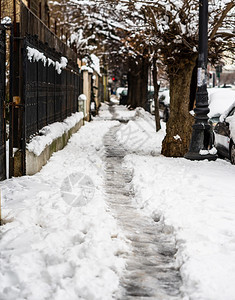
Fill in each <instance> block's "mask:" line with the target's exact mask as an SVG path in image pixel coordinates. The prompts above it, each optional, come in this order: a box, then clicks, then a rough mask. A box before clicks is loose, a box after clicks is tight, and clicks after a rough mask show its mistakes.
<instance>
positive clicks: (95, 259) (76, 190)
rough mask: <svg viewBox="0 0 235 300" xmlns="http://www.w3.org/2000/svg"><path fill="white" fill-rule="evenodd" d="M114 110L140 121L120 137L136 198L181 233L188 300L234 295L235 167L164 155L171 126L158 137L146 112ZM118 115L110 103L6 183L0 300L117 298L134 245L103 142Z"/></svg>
mask: <svg viewBox="0 0 235 300" xmlns="http://www.w3.org/2000/svg"><path fill="white" fill-rule="evenodd" d="M115 110H116V116H120V115H121V116H124V117H123V118H124V119H126V118H128V117H131V118H132V120H131V121H130V122H128V123H127V124H125V123H122V124H121V125H120V129H119V131H118V133H117V140H118V142H119V143H121V144H123V146H124V148H125V149H126V153H127V156H126V158H125V162H124V167H128V168H130V169H131V170H132V172H133V181H132V184H133V189H134V191H135V198H134V204H135V205H136V209H138V210H139V212H140V213H143V214H144V215H147V216H149V218H153V219H154V220H155V221H156V222H158V221H159V222H164V223H165V224H166V225H167V226H168V227H167V228H168V229H169V230H170V232H171V233H173V234H174V235H175V238H176V246H177V248H178V252H177V254H176V263H177V264H178V266H179V268H180V272H181V275H182V278H183V289H184V291H185V292H186V295H188V297H187V296H186V297H185V298H184V299H187V298H188V299H193V300H194V299H195V300H196V299H197V300H198V299H202V300H205V299H206V300H214V299H216V300H231V299H235V296H234V295H235V286H234V282H235V185H234V178H235V167H234V166H233V165H231V164H230V162H228V161H223V160H220V159H218V160H217V161H216V162H208V161H200V162H191V161H188V160H185V159H183V158H166V157H163V156H161V155H160V151H161V142H162V139H163V138H164V134H165V128H164V126H163V128H162V130H161V131H160V132H158V133H156V132H155V130H154V119H153V118H152V116H151V115H149V114H148V113H146V112H144V111H143V110H141V109H137V110H136V111H134V112H133V111H131V112H128V111H127V110H126V109H125V108H124V107H119V106H116V107H115ZM123 112H124V113H123ZM112 117H113V115H112V114H110V112H109V111H108V110H107V106H106V105H103V107H102V109H101V112H100V116H99V117H97V118H96V119H95V122H91V123H87V124H86V125H85V126H84V127H82V128H81V129H80V130H79V132H78V133H76V134H74V135H73V137H72V138H71V140H70V142H69V144H68V145H67V146H66V147H65V148H64V149H63V150H61V151H59V152H57V153H55V154H53V156H52V158H51V159H50V161H49V162H48V164H47V165H46V166H44V167H43V169H42V171H41V172H40V173H38V174H36V175H34V176H31V177H29V176H24V177H21V178H13V179H10V180H6V181H4V182H1V184H0V187H1V190H2V199H3V204H2V206H3V209H2V210H3V211H2V213H3V219H4V223H5V225H4V226H2V227H1V242H0V246H1V256H0V263H1V270H0V298H1V299H3V300H11V299H12V300H13V299H14V300H15V299H17V300H18V299H30V300H31V299H32V300H34V299H40V300H42V299H65V300H66V299H70V300H71V299H72V300H73V299H112V298H114V299H117V298H118V296H117V295H118V294H117V293H118V285H119V279H120V277H121V276H122V272H123V269H124V268H125V258H126V253H128V252H129V251H130V249H131V247H130V245H129V244H128V243H127V242H126V239H125V236H124V234H123V232H122V230H121V229H120V228H119V226H118V225H117V220H115V219H114V217H113V216H112V215H111V214H110V211H109V208H108V206H107V204H106V202H105V200H104V199H105V192H104V187H103V186H104V166H103V161H102V156H103V155H104V146H103V141H102V139H103V136H104V135H105V133H107V132H108V130H109V128H110V127H112V126H115V125H117V124H119V123H118V122H117V121H112ZM104 118H107V119H109V121H104V120H103V119H104ZM67 187H68V188H67ZM164 300H165V299H164Z"/></svg>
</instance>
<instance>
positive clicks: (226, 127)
mask: <svg viewBox="0 0 235 300" xmlns="http://www.w3.org/2000/svg"><path fill="white" fill-rule="evenodd" d="M214 146H215V147H216V149H217V152H218V155H219V156H221V157H226V158H228V159H230V161H231V163H232V164H233V165H234V164H235V100H234V103H233V104H232V105H231V106H230V107H229V109H228V110H227V111H226V112H225V113H224V114H222V115H221V116H220V121H219V122H218V123H217V125H216V126H215V128H214Z"/></svg>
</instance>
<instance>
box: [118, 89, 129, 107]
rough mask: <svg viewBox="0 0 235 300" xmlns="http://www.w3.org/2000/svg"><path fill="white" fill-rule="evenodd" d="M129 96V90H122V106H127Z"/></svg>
mask: <svg viewBox="0 0 235 300" xmlns="http://www.w3.org/2000/svg"><path fill="white" fill-rule="evenodd" d="M127 94H128V89H127V88H125V89H124V90H122V92H121V93H120V102H119V104H120V105H127Z"/></svg>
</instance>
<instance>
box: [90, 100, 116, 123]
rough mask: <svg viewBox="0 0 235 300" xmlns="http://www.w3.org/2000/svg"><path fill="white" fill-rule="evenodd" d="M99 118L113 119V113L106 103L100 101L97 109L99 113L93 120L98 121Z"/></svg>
mask: <svg viewBox="0 0 235 300" xmlns="http://www.w3.org/2000/svg"><path fill="white" fill-rule="evenodd" d="M100 119H105V120H113V115H112V114H111V113H110V111H109V106H108V104H106V103H102V105H101V107H100V109H99V115H98V116H97V117H96V118H94V121H100Z"/></svg>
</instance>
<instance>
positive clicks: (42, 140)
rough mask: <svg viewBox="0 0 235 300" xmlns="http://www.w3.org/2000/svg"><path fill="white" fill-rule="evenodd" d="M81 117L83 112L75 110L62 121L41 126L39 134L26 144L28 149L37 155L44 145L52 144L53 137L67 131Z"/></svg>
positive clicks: (55, 137)
mask: <svg viewBox="0 0 235 300" xmlns="http://www.w3.org/2000/svg"><path fill="white" fill-rule="evenodd" d="M83 117H84V115H83V112H77V113H74V114H72V116H70V117H68V118H66V119H65V120H64V121H63V122H56V123H53V124H50V125H47V126H45V127H43V128H42V129H41V130H40V131H39V135H37V136H34V137H33V138H32V139H31V141H30V142H29V143H28V144H27V149H28V151H30V152H33V153H34V154H35V155H36V156H39V155H40V154H41V153H42V151H43V150H44V149H45V148H46V146H48V145H50V144H52V142H53V141H54V140H55V139H57V138H58V137H61V136H62V135H63V134H64V133H65V132H68V131H69V130H70V129H71V128H72V127H74V126H75V125H76V124H77V123H78V122H79V121H80V120H82V119H83Z"/></svg>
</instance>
